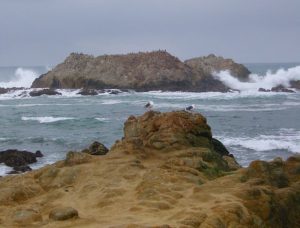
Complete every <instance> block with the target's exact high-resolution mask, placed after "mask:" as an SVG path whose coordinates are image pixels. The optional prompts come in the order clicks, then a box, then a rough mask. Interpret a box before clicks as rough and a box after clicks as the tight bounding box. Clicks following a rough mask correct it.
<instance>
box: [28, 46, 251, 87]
mask: <svg viewBox="0 0 300 228" xmlns="http://www.w3.org/2000/svg"><path fill="white" fill-rule="evenodd" d="M215 58H216V61H207V62H208V63H211V65H210V70H211V69H214V70H216V71H218V70H225V69H229V70H232V72H234V75H237V76H238V77H239V78H245V77H246V74H247V73H248V72H249V71H248V70H247V69H246V68H245V67H244V68H243V67H242V66H241V65H239V64H235V63H234V62H233V61H232V60H231V61H229V60H226V59H223V58H221V57H215ZM208 59H209V60H210V59H211V57H209V58H208ZM194 62H195V60H189V61H186V63H183V62H181V61H180V60H179V59H178V58H176V57H174V56H172V55H170V54H169V53H167V52H166V51H155V52H148V53H136V54H127V55H104V56H99V57H93V56H90V55H84V54H76V53H72V54H71V55H70V56H69V57H67V58H66V60H65V61H64V62H63V63H62V64H59V65H57V66H56V67H55V68H54V69H53V70H52V71H49V72H48V73H46V74H44V75H41V76H40V77H39V78H37V79H36V80H35V81H34V82H33V84H32V87H33V88H45V87H49V88H67V89H78V88H85V89H109V88H117V89H133V90H136V91H149V90H164V91H196V92H207V91H222V92H226V91H228V87H226V86H225V85H224V84H222V82H221V81H218V80H216V79H214V78H213V77H212V75H211V71H208V70H207V68H203V69H202V67H203V66H204V65H205V64H207V62H205V64H204V65H203V64H199V61H198V60H197V62H196V64H194ZM200 62H201V61H200ZM205 66H206V67H207V65H205ZM240 74H241V75H240Z"/></svg>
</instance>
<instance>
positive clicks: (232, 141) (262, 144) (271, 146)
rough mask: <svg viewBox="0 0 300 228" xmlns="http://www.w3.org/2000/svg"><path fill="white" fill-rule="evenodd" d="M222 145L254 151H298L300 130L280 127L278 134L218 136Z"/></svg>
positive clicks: (299, 149) (299, 148)
mask: <svg viewBox="0 0 300 228" xmlns="http://www.w3.org/2000/svg"><path fill="white" fill-rule="evenodd" d="M220 139H221V141H222V142H223V143H224V145H226V146H229V147H242V148H246V149H250V150H254V151H259V152H263V151H271V150H287V151H289V152H292V153H300V143H299V142H300V132H299V131H295V130H294V129H280V130H279V134H278V135H260V136H257V137H253V138H252V137H251V138H249V137H238V138H226V137H220Z"/></svg>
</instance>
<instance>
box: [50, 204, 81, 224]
mask: <svg viewBox="0 0 300 228" xmlns="http://www.w3.org/2000/svg"><path fill="white" fill-rule="evenodd" d="M49 218H50V219H53V220H58V221H63V220H68V219H72V218H78V211H77V210H76V209H74V208H72V207H60V208H55V209H53V210H52V211H51V212H50V214H49Z"/></svg>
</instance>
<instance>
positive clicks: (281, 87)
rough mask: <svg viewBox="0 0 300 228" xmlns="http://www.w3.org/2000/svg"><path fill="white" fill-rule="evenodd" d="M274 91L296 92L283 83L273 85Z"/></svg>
mask: <svg viewBox="0 0 300 228" xmlns="http://www.w3.org/2000/svg"><path fill="white" fill-rule="evenodd" d="M271 91H272V92H284V93H295V91H293V90H291V89H287V88H285V87H284V86H283V85H279V86H276V87H273V88H272V89H271Z"/></svg>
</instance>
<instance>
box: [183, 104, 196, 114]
mask: <svg viewBox="0 0 300 228" xmlns="http://www.w3.org/2000/svg"><path fill="white" fill-rule="evenodd" d="M195 108H196V106H195V105H194V104H192V105H190V106H187V107H186V108H185V109H184V110H185V111H188V112H191V111H193V110H194V109H195Z"/></svg>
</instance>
